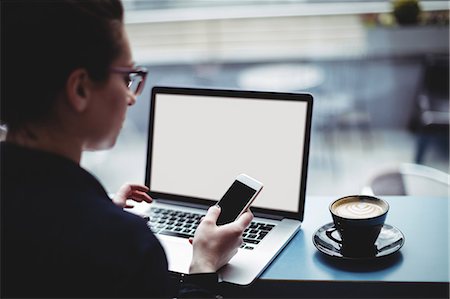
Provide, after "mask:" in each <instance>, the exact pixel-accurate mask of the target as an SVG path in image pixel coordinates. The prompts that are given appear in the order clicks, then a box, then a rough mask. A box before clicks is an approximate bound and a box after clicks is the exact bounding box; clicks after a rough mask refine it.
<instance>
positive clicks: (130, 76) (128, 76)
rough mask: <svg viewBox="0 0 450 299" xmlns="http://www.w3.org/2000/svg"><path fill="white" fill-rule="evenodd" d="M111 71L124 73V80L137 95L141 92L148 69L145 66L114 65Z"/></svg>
mask: <svg viewBox="0 0 450 299" xmlns="http://www.w3.org/2000/svg"><path fill="white" fill-rule="evenodd" d="M110 70H111V72H113V73H118V74H123V75H124V77H123V79H124V81H125V83H126V84H127V86H128V88H129V89H130V91H131V92H132V93H134V95H135V96H138V95H140V94H141V92H142V90H143V89H144V85H145V78H147V73H148V71H147V69H146V68H144V67H136V68H128V67H112V68H111V69H110Z"/></svg>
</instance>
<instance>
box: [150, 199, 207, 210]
mask: <svg viewBox="0 0 450 299" xmlns="http://www.w3.org/2000/svg"><path fill="white" fill-rule="evenodd" d="M155 200H156V201H157V202H160V203H164V204H171V205H176V206H180V207H189V208H196V209H202V210H204V209H208V207H209V206H208V205H202V204H196V203H190V202H181V201H173V200H168V199H161V198H158V199H155Z"/></svg>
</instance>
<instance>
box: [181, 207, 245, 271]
mask: <svg viewBox="0 0 450 299" xmlns="http://www.w3.org/2000/svg"><path fill="white" fill-rule="evenodd" d="M219 215H220V207H219V206H217V205H215V206H212V207H210V208H209V210H208V213H207V214H206V215H205V217H204V218H203V220H202V221H201V222H200V224H199V226H198V228H197V230H196V232H195V235H194V239H193V240H192V246H193V247H194V248H193V255H192V262H191V266H190V268H189V272H190V273H205V272H216V271H217V270H218V269H220V268H221V267H222V266H224V265H225V264H226V263H228V262H229V261H230V259H231V258H232V257H233V256H234V255H235V254H236V253H237V251H238V248H239V246H241V244H242V242H243V240H242V233H243V232H244V230H245V229H246V228H247V226H249V225H250V223H251V221H252V219H253V214H252V213H251V212H250V211H247V212H245V213H244V214H242V215H241V216H240V217H239V218H238V219H237V220H236V221H234V222H232V223H228V224H225V225H221V226H217V225H216V221H217V218H218V217H219Z"/></svg>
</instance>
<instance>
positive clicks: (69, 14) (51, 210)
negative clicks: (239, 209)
mask: <svg viewBox="0 0 450 299" xmlns="http://www.w3.org/2000/svg"><path fill="white" fill-rule="evenodd" d="M119 1H120V0H98V1H83V0H64V1H45V2H41V1H14V0H10V1H2V7H1V8H2V10H1V11H2V26H1V30H2V45H3V46H4V47H3V48H4V49H3V51H2V97H1V121H2V123H3V124H6V125H7V127H8V134H7V136H6V142H2V144H1V165H2V169H1V170H2V173H1V180H2V182H1V183H2V184H1V202H2V214H1V219H2V220H1V221H2V223H1V228H2V261H1V264H2V266H1V271H2V273H1V274H2V275H1V276H2V288H1V289H2V291H1V292H2V296H5V297H169V296H186V297H189V296H194V297H203V296H214V294H215V292H216V287H217V279H218V278H217V274H216V271H217V270H218V269H219V268H220V267H222V266H223V265H225V264H226V263H227V262H228V261H229V260H230V259H231V257H232V256H233V255H234V254H235V253H236V252H237V248H238V247H239V245H240V244H241V243H242V237H241V235H242V232H243V230H244V229H245V228H246V227H247V226H248V225H249V224H250V222H251V220H252V218H253V216H252V214H251V213H250V212H247V213H245V214H243V215H242V216H241V217H240V218H239V219H238V220H237V221H235V222H234V223H231V224H228V225H224V226H221V227H218V226H217V225H216V220H217V217H218V216H219V214H220V208H218V207H216V206H214V207H211V208H210V209H209V210H208V212H207V214H206V216H205V217H204V219H203V221H202V222H201V223H200V225H199V227H198V229H197V231H196V234H195V237H194V239H193V241H192V246H193V257H192V262H191V266H190V273H191V274H190V275H187V276H185V277H184V278H183V283H182V284H181V288H180V289H179V290H178V289H175V286H174V285H173V284H171V282H170V278H169V273H168V270H167V261H166V258H165V255H164V252H163V250H162V247H161V245H160V244H159V242H158V241H157V239H156V238H155V236H154V235H153V234H152V233H151V231H150V230H149V229H148V228H147V226H146V223H145V221H144V220H143V219H141V218H140V217H137V216H135V215H132V214H131V213H128V212H125V211H124V210H123V207H126V203H125V202H126V200H127V199H128V198H131V199H134V200H136V201H147V202H151V201H152V200H151V198H150V197H149V196H148V194H147V193H146V192H147V191H148V189H147V187H145V186H141V185H135V184H125V185H124V186H123V187H122V188H121V189H120V190H119V192H117V195H116V197H115V198H114V199H113V200H112V201H111V200H110V199H109V197H108V196H107V194H106V192H105V190H104V188H103V187H102V186H101V185H100V183H99V182H98V181H97V180H96V178H94V177H93V176H92V175H91V174H89V173H88V172H87V171H85V170H84V169H82V168H81V167H80V165H79V164H80V160H81V156H82V152H83V151H85V150H100V149H107V148H110V147H112V146H113V145H114V143H115V142H116V139H117V136H118V134H119V132H120V129H121V127H122V124H123V121H124V118H125V113H126V109H127V106H131V105H133V104H134V103H135V101H136V96H137V95H138V94H139V93H140V91H141V90H142V86H143V83H144V81H145V74H146V73H145V70H143V69H139V68H137V67H135V66H134V64H133V60H132V57H131V51H130V46H129V41H128V38H127V34H126V32H125V31H124V25H123V8H122V5H121V3H120V2H119ZM136 80H137V83H138V84H137V85H134V83H136ZM177 292H178V294H177Z"/></svg>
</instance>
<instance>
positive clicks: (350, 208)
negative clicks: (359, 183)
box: [334, 201, 384, 219]
mask: <svg viewBox="0 0 450 299" xmlns="http://www.w3.org/2000/svg"><path fill="white" fill-rule="evenodd" d="M334 213H335V214H336V215H338V216H341V217H344V218H352V219H364V218H372V217H376V216H379V215H381V214H383V213H384V209H383V207H381V206H379V205H377V204H374V203H371V202H367V201H350V202H344V203H341V204H339V205H336V206H335V207H334Z"/></svg>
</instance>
